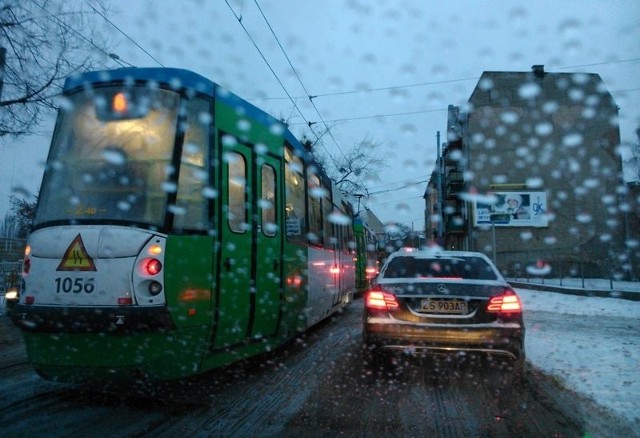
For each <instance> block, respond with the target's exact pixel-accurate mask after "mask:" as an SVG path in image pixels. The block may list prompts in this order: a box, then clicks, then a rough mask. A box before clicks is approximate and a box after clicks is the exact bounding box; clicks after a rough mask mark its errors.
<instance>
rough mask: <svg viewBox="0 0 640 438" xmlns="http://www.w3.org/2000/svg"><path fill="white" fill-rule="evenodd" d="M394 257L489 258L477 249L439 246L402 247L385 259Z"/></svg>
mask: <svg viewBox="0 0 640 438" xmlns="http://www.w3.org/2000/svg"><path fill="white" fill-rule="evenodd" d="M395 257H415V258H456V257H480V258H483V259H486V260H489V261H490V259H489V258H488V257H487V256H486V255H485V254H484V253H481V252H478V251H451V250H444V249H441V248H437V249H430V248H427V249H415V248H402V249H400V250H398V251H396V252H393V253H391V254H390V255H389V257H388V258H387V260H389V259H391V258H395Z"/></svg>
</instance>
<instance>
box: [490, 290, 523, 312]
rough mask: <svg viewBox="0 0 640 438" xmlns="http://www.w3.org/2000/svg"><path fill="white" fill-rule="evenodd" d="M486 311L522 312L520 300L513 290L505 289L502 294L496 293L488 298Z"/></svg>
mask: <svg viewBox="0 0 640 438" xmlns="http://www.w3.org/2000/svg"><path fill="white" fill-rule="evenodd" d="M487 312H490V313H522V302H521V301H520V297H518V295H516V293H515V292H514V291H512V290H511V289H506V290H505V291H504V293H503V294H502V295H497V296H495V297H491V298H490V299H489V302H488V303H487Z"/></svg>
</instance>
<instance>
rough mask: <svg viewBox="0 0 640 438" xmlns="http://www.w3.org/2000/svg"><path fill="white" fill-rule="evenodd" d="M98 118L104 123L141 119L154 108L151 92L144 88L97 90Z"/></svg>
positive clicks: (96, 106)
mask: <svg viewBox="0 0 640 438" xmlns="http://www.w3.org/2000/svg"><path fill="white" fill-rule="evenodd" d="M97 91H98V93H97V94H98V95H97V97H96V98H95V99H94V102H95V108H96V117H97V119H98V120H100V121H102V122H109V121H114V120H128V119H140V118H142V117H145V116H146V115H147V114H148V113H149V111H150V110H151V109H152V107H153V102H152V98H151V95H152V94H154V95H155V93H150V90H149V89H147V88H144V87H138V88H128V89H115V90H114V89H108V90H97Z"/></svg>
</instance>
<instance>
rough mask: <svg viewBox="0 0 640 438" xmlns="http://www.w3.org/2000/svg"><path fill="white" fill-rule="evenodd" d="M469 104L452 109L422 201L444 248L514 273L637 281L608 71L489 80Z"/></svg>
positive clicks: (536, 71) (496, 75)
mask: <svg viewBox="0 0 640 438" xmlns="http://www.w3.org/2000/svg"><path fill="white" fill-rule="evenodd" d="M467 108H468V110H467V111H464V112H463V111H460V109H459V108H457V107H454V106H450V107H449V114H448V118H447V142H446V144H445V145H443V148H442V153H441V155H440V156H439V157H438V160H437V165H436V168H435V169H434V172H433V174H432V177H431V181H430V183H429V186H428V187H427V192H426V194H425V200H426V203H427V207H426V210H427V211H433V212H435V214H436V215H437V214H438V212H439V211H441V212H442V214H441V217H442V224H443V230H442V242H443V245H444V246H445V247H447V248H449V249H463V250H476V251H482V252H485V253H486V254H487V255H488V256H489V257H493V258H494V259H495V261H496V263H497V265H498V267H499V268H500V269H501V270H502V271H503V272H504V273H505V274H506V275H508V276H511V277H523V276H527V275H529V274H536V273H547V272H549V270H551V271H552V272H553V275H554V276H581V275H582V276H586V277H588V276H600V277H601V276H609V275H611V273H612V272H613V273H614V274H615V276H616V277H617V278H626V277H628V275H629V272H628V271H629V260H630V252H629V248H628V247H627V245H626V239H625V214H624V211H623V210H624V208H621V205H623V204H624V202H623V199H622V198H623V194H624V192H625V190H624V182H623V179H622V162H621V159H620V157H619V155H618V151H617V148H618V146H619V144H620V134H619V127H618V122H617V116H618V107H617V106H616V104H615V102H614V100H613V98H612V96H611V94H610V93H609V92H608V91H607V89H606V86H605V84H604V83H603V81H602V80H601V78H600V77H599V75H597V74H585V73H547V72H545V71H544V68H543V66H538V65H536V66H533V67H532V71H529V72H491V71H489V72H484V73H483V74H482V76H481V78H480V79H479V81H478V84H477V86H476V88H475V89H474V91H473V92H472V94H471V97H470V98H469V101H468V105H467ZM438 174H439V175H440V178H441V180H442V182H441V183H440V185H439V186H440V187H438V184H432V181H433V180H434V177H437V176H438ZM436 179H437V178H436ZM434 199H435V203H436V205H431V206H430V205H429V202H434V201H433V200H434ZM437 220H438V219H436V221H437ZM427 222H429V220H427ZM427 226H429V224H428V225H427Z"/></svg>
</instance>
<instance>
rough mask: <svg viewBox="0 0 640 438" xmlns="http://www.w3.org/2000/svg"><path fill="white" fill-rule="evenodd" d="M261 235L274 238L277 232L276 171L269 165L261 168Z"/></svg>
mask: <svg viewBox="0 0 640 438" xmlns="http://www.w3.org/2000/svg"><path fill="white" fill-rule="evenodd" d="M259 206H260V211H261V212H262V213H261V222H262V233H263V234H264V235H265V236H275V235H276V232H277V230H278V225H277V222H276V211H277V206H276V171H275V169H274V168H273V167H271V166H269V165H266V164H265V165H263V166H262V197H261V198H260V204H259Z"/></svg>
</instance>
